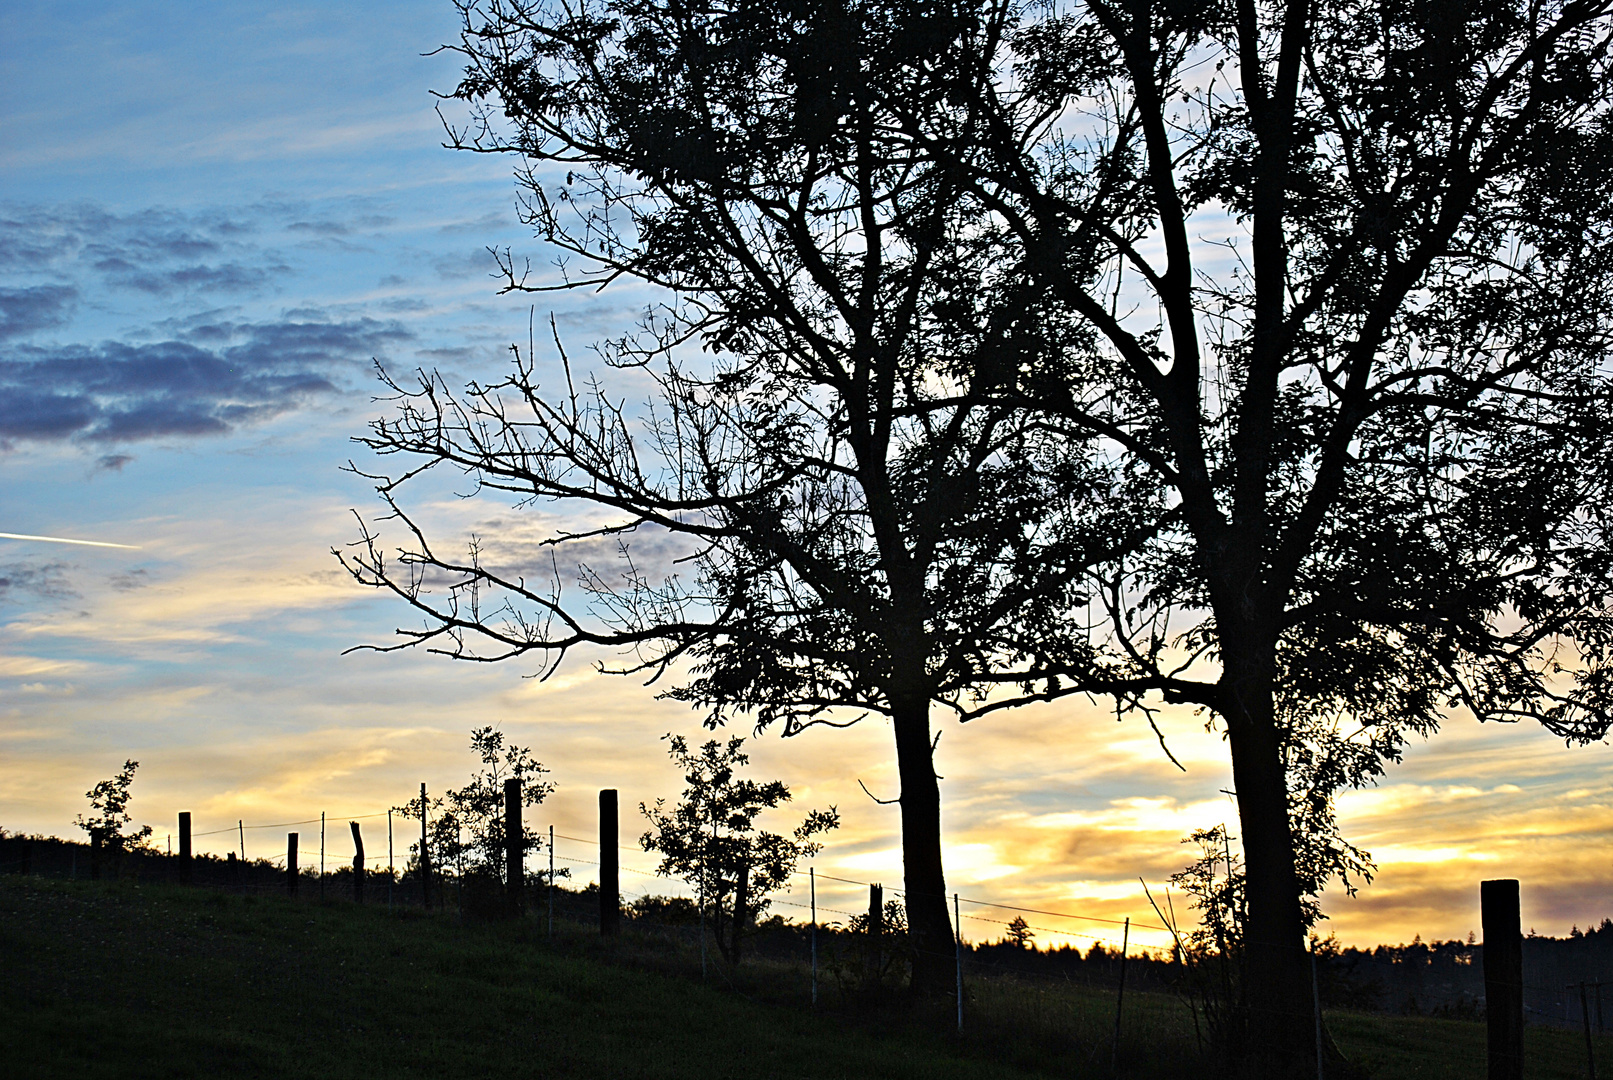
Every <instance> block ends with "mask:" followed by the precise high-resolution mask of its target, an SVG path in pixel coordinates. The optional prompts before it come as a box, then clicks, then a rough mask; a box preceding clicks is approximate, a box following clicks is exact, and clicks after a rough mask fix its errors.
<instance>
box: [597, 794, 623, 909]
mask: <svg viewBox="0 0 1613 1080" xmlns="http://www.w3.org/2000/svg"><path fill="white" fill-rule="evenodd" d="M616 833H617V828H616V789H615V788H603V789H601V790H600V792H599V935H600V937H614V936H615V935H616V932H617V931H618V930H619V929H620V928H621V920H622V876H621V869H620V866H619V860H618V852H617V850H616Z"/></svg>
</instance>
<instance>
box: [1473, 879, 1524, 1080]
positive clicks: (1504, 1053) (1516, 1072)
mask: <svg viewBox="0 0 1613 1080" xmlns="http://www.w3.org/2000/svg"><path fill="white" fill-rule="evenodd" d="M1518 906H1519V905H1518V882H1517V881H1516V879H1513V878H1503V879H1500V880H1497V881H1484V882H1480V883H1479V907H1480V909H1481V912H1482V915H1481V918H1482V922H1483V927H1484V1015H1485V1023H1486V1026H1487V1027H1488V1028H1489V1032H1488V1035H1489V1063H1490V1073H1489V1076H1490V1080H1523V920H1522V917H1521V916H1520V915H1519V911H1518Z"/></svg>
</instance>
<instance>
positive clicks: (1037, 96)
mask: <svg viewBox="0 0 1613 1080" xmlns="http://www.w3.org/2000/svg"><path fill="white" fill-rule="evenodd" d="M971 10H976V9H971ZM988 10H989V13H988V14H986V15H983V16H981V17H978V18H970V19H968V20H965V25H966V27H967V28H966V29H965V30H963V31H962V32H960V33H959V34H958V35H957V37H956V38H955V40H954V41H953V42H952V43H951V44H950V45H949V46H948V47H947V48H944V49H940V50H938V51H937V53H936V55H935V57H934V59H933V61H932V63H933V64H934V65H935V67H936V68H938V69H942V70H946V71H948V72H950V73H951V81H952V83H953V85H955V86H956V87H957V91H956V93H955V94H954V95H953V96H952V97H951V98H950V99H949V100H948V102H947V107H945V108H936V107H932V105H931V103H929V102H924V103H921V104H916V105H906V106H903V107H902V108H904V109H905V114H904V116H903V119H902V130H903V131H904V132H905V133H906V134H907V135H908V136H909V137H910V138H911V139H912V140H913V143H914V145H915V146H923V147H924V148H926V149H925V152H926V153H927V154H928V155H932V156H933V157H934V158H935V159H938V160H947V161H950V162H952V163H953V165H954V166H955V168H956V170H957V174H958V175H969V176H970V177H971V179H970V181H969V182H968V184H967V185H966V186H967V187H968V188H969V189H970V191H971V193H972V194H973V195H974V196H976V197H978V198H981V199H982V200H984V201H986V202H988V203H990V204H991V205H992V206H993V207H994V209H995V212H996V213H995V216H994V218H993V222H994V226H996V227H998V228H1000V230H1001V232H1000V235H1001V236H1003V237H1005V239H1003V241H1002V243H1003V247H1004V249H1005V250H1008V251H1011V252H1013V253H1014V256H1013V257H1014V258H1016V259H1017V260H1018V261H1019V263H1020V265H1022V266H1023V267H1024V268H1025V269H1026V270H1027V272H1029V273H1031V274H1032V275H1034V279H1035V280H1036V281H1037V282H1038V283H1039V284H1040V285H1042V286H1043V287H1044V288H1045V289H1046V290H1047V291H1048V293H1049V295H1050V296H1051V297H1053V298H1055V299H1056V301H1057V303H1058V304H1059V305H1060V306H1061V307H1062V309H1063V310H1065V311H1067V312H1069V313H1071V315H1072V316H1073V317H1074V318H1076V319H1078V320H1079V321H1080V322H1081V323H1082V325H1084V326H1085V327H1087V328H1089V329H1090V331H1091V332H1092V333H1093V334H1094V335H1095V336H1096V337H1097V338H1098V339H1099V340H1101V342H1102V347H1101V348H1099V349H1095V350H1092V351H1091V352H1088V353H1086V354H1084V355H1083V356H1082V357H1081V358H1080V359H1081V362H1080V363H1079V364H1066V365H1065V371H1066V372H1068V374H1069V376H1070V377H1069V378H1068V379H1067V380H1066V382H1065V384H1064V388H1063V390H1062V391H1061V392H1060V393H1059V394H1055V395H1053V396H1051V397H1046V398H1044V399H1042V400H1041V401H1040V402H1038V403H1037V404H1036V407H1040V408H1043V409H1046V410H1048V411H1049V412H1050V413H1051V414H1054V415H1057V416H1059V417H1061V418H1062V419H1063V420H1064V421H1065V422H1066V423H1069V424H1073V425H1076V426H1079V427H1082V428H1086V429H1089V430H1093V431H1101V432H1103V433H1104V435H1105V437H1106V438H1107V439H1109V440H1111V445H1113V446H1115V447H1117V448H1118V450H1119V451H1120V452H1121V454H1122V455H1123V456H1124V458H1125V459H1127V460H1129V461H1131V462H1134V463H1135V464H1136V465H1137V466H1138V467H1140V468H1142V469H1144V470H1145V471H1146V472H1147V473H1148V474H1150V475H1151V476H1152V477H1154V478H1155V479H1156V480H1157V481H1158V482H1159V483H1160V484H1161V485H1162V486H1164V488H1165V489H1166V490H1167V492H1168V495H1167V502H1168V503H1169V504H1170V505H1171V506H1173V507H1174V508H1175V509H1176V511H1177V512H1176V513H1174V514H1172V515H1171V516H1169V517H1168V518H1167V519H1165V522H1164V528H1162V529H1161V531H1160V532H1159V533H1158V535H1157V536H1156V537H1154V538H1152V539H1151V540H1150V542H1149V543H1148V544H1147V545H1145V546H1144V547H1143V548H1141V549H1138V550H1135V551H1131V552H1128V553H1127V555H1126V557H1125V558H1124V559H1119V560H1116V561H1115V562H1114V563H1113V564H1112V565H1110V566H1108V567H1106V568H1105V569H1104V571H1103V573H1102V577H1103V578H1104V579H1105V580H1106V581H1107V582H1108V583H1109V586H1110V588H1109V590H1108V591H1107V594H1108V595H1112V596H1115V597H1118V598H1120V600H1119V602H1116V603H1111V604H1110V605H1109V606H1108V610H1107V612H1106V613H1105V614H1106V615H1107V619H1108V623H1109V630H1108V634H1107V649H1106V650H1105V651H1106V654H1107V655H1108V656H1110V657H1118V658H1122V659H1123V661H1124V663H1125V665H1126V666H1128V667H1129V668H1130V674H1129V675H1125V674H1121V673H1119V672H1114V671H1111V672H1110V674H1111V676H1113V677H1115V679H1116V681H1117V682H1118V683H1121V684H1125V683H1128V682H1129V683H1130V684H1131V685H1132V686H1135V687H1146V688H1149V689H1150V690H1157V691H1160V692H1162V694H1163V697H1164V699H1165V700H1166V701H1178V702H1186V703H1192V704H1196V705H1199V706H1202V707H1205V708H1207V709H1208V710H1210V711H1211V713H1212V715H1213V717H1214V719H1215V722H1217V723H1221V724H1224V725H1225V730H1226V733H1227V736H1228V742H1229V747H1230V750H1231V755H1232V763H1233V775H1234V782H1235V785H1236V789H1237V797H1238V800H1239V811H1240V816H1241V819H1242V834H1243V841H1244V846H1245V851H1246V854H1247V860H1248V862H1247V874H1248V878H1247V896H1248V923H1247V934H1248V941H1247V948H1246V963H1247V965H1248V968H1249V971H1248V975H1249V978H1248V985H1249V987H1250V999H1249V1003H1250V1007H1251V1009H1252V1010H1253V1011H1254V1013H1255V1014H1258V1015H1257V1020H1258V1024H1259V1026H1260V1029H1261V1030H1262V1031H1263V1032H1265V1033H1269V1034H1270V1038H1269V1039H1266V1040H1265V1041H1264V1044H1263V1046H1261V1047H1252V1048H1251V1050H1252V1052H1255V1053H1257V1054H1261V1055H1266V1056H1267V1058H1268V1060H1267V1061H1266V1062H1265V1063H1264V1065H1263V1066H1262V1067H1263V1068H1265V1069H1266V1070H1267V1071H1269V1072H1271V1073H1272V1074H1274V1075H1276V1074H1282V1073H1287V1072H1293V1071H1298V1070H1304V1069H1307V1068H1309V1067H1310V1066H1309V1065H1307V1064H1306V1063H1307V1062H1309V1061H1312V1060H1314V1054H1313V1049H1314V1048H1313V1047H1312V1046H1311V1045H1310V1043H1311V1035H1310V1031H1311V1028H1310V1019H1309V1018H1310V1004H1309V1002H1310V989H1309V987H1308V985H1307V982H1308V971H1307V966H1306V957H1305V954H1304V915H1303V905H1302V903H1301V897H1302V896H1303V894H1304V891H1305V889H1306V888H1307V886H1308V885H1313V884H1314V871H1315V868H1314V867H1313V868H1311V869H1310V870H1307V869H1306V868H1305V867H1304V866H1302V865H1300V863H1301V861H1302V860H1301V859H1300V856H1301V855H1302V854H1303V853H1302V852H1300V851H1298V850H1296V848H1297V845H1296V840H1295V832H1296V823H1297V824H1298V825H1299V826H1301V827H1304V823H1305V822H1306V821H1307V820H1308V821H1309V822H1310V826H1311V827H1315V828H1318V829H1320V830H1321V831H1322V832H1323V833H1324V834H1325V833H1326V832H1327V831H1328V829H1329V828H1330V821H1331V818H1330V814H1331V810H1330V807H1329V800H1330V798H1331V795H1332V792H1333V791H1335V790H1336V789H1337V788H1338V786H1339V785H1341V784H1348V783H1363V782H1368V781H1370V780H1371V778H1372V777H1373V776H1375V775H1377V774H1378V773H1379V772H1380V771H1381V770H1382V768H1383V767H1384V764H1385V763H1386V762H1389V761H1393V760H1395V759H1396V758H1398V756H1399V754H1400V752H1401V748H1402V747H1403V745H1404V743H1405V741H1406V740H1407V739H1408V738H1411V737H1415V736H1417V735H1421V734H1427V733H1430V732H1432V731H1433V730H1434V729H1435V728H1436V727H1437V725H1438V723H1439V722H1440V720H1441V719H1442V718H1443V717H1445V716H1448V715H1450V714H1452V713H1467V714H1471V715H1475V716H1477V717H1478V718H1480V719H1481V720H1501V721H1512V720H1518V719H1526V718H1527V719H1534V720H1538V721H1539V722H1541V723H1543V724H1544V725H1545V726H1546V727H1547V728H1548V729H1549V730H1551V731H1553V732H1555V733H1557V734H1559V735H1561V736H1563V737H1564V738H1565V739H1566V740H1568V741H1569V742H1571V743H1572V742H1584V741H1589V740H1594V739H1598V738H1601V737H1602V736H1603V734H1605V732H1606V730H1607V727H1608V720H1609V715H1610V708H1609V707H1610V705H1613V669H1610V668H1609V664H1608V661H1609V659H1610V656H1609V649H1610V647H1613V633H1610V631H1613V619H1610V592H1609V590H1610V588H1613V578H1610V576H1609V573H1608V571H1609V568H1610V565H1613V546H1610V544H1609V535H1608V531H1607V528H1606V522H1607V521H1608V515H1607V513H1606V509H1607V507H1608V505H1609V496H1610V489H1609V479H1610V474H1609V464H1608V463H1609V461H1610V456H1609V454H1608V452H1607V451H1608V444H1609V441H1610V439H1609V434H1610V431H1613V424H1610V420H1613V415H1610V408H1613V394H1610V382H1609V377H1610V365H1609V361H1608V337H1609V330H1610V325H1613V301H1610V297H1613V288H1610V286H1613V249H1610V246H1609V240H1610V239H1613V236H1610V233H1613V187H1610V185H1609V184H1608V183H1607V180H1606V177H1607V175H1608V166H1609V164H1613V110H1610V100H1613V99H1610V95H1609V93H1608V91H1609V89H1610V88H1613V87H1610V85H1609V84H1610V76H1613V69H1610V64H1609V57H1608V40H1609V31H1610V23H1609V5H1608V4H1607V3H1606V2H1605V0H1589V2H1582V0H1567V2H1560V0H1554V2H1550V3H1545V4H1538V3H1529V4H1523V3H1517V2H1513V0H1482V2H1480V3H1475V4H1454V3H1445V2H1439V0H1353V2H1346V3H1339V4H1329V5H1319V4H1314V3H1311V2H1308V0H1282V2H1276V0H1268V2H1263V0H1231V2H1226V3H1221V2H1206V3H1188V4H1169V5H1157V4H1154V3H1151V2H1148V0H1124V2H1119V3H1116V2H1110V0H1087V2H1083V3H1081V4H1071V5H1058V4H1054V5H1046V6H1018V5H1014V4H1004V5H999V6H988ZM893 108H895V107H894V106H893ZM1007 237H1012V239H1011V240H1009V239H1006V238H1007ZM1102 594H1103V593H1102V592H1100V595H1102ZM1081 674H1082V673H1081V672H1080V671H1079V670H1077V671H1074V672H1072V673H1071V677H1072V678H1074V679H1077V680H1079V679H1080V678H1081ZM1119 700H1120V701H1121V703H1122V705H1123V706H1135V705H1137V704H1139V703H1138V702H1137V701H1136V700H1135V699H1128V698H1127V696H1126V694H1125V692H1122V693H1121V694H1120V695H1119ZM1291 810H1294V811H1297V812H1298V816H1297V817H1296V816H1295V815H1294V814H1291V813H1290V811H1291ZM1332 856H1333V863H1332V865H1331V867H1330V868H1328V867H1324V868H1323V869H1331V870H1333V871H1337V870H1339V869H1348V867H1349V863H1350V860H1351V858H1352V856H1351V855H1350V853H1349V849H1348V847H1347V845H1342V844H1334V845H1333V847H1332ZM1358 868H1359V867H1358ZM1308 874H1309V875H1311V876H1312V877H1313V880H1312V881H1310V882H1307V881H1306V877H1307V875H1308Z"/></svg>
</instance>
